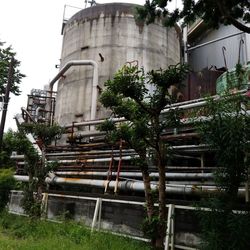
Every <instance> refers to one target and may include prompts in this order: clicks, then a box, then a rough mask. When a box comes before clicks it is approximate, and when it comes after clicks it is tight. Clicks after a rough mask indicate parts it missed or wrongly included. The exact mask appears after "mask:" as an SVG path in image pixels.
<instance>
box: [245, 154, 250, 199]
mask: <svg viewBox="0 0 250 250" xmlns="http://www.w3.org/2000/svg"><path fill="white" fill-rule="evenodd" d="M244 161H245V162H246V161H247V156H245V159H244ZM245 190H246V192H245V202H246V203H248V202H249V167H248V168H247V180H246V184H245Z"/></svg>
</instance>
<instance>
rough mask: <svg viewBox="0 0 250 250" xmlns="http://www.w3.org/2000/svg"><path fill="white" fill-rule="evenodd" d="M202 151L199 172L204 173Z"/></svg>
mask: <svg viewBox="0 0 250 250" xmlns="http://www.w3.org/2000/svg"><path fill="white" fill-rule="evenodd" d="M203 169H204V153H202V154H201V173H204V170H203Z"/></svg>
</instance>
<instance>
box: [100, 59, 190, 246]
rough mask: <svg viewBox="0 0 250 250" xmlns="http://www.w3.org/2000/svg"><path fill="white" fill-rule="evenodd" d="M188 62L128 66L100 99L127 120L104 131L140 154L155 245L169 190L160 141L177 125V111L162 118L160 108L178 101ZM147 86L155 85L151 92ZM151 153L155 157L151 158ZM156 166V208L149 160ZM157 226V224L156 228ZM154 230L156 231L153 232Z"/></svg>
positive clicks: (164, 147)
mask: <svg viewBox="0 0 250 250" xmlns="http://www.w3.org/2000/svg"><path fill="white" fill-rule="evenodd" d="M187 72H188V67H187V66H186V65H180V64H178V65H175V66H169V67H168V68H167V69H166V70H162V69H160V70H152V71H150V72H148V73H145V72H144V70H143V69H140V68H138V66H131V65H130V66H127V65H125V66H124V67H122V69H120V70H119V71H118V72H117V73H116V74H115V76H114V79H113V80H109V81H107V82H106V83H105V87H106V88H105V90H104V91H103V93H102V94H101V97H100V101H101V103H102V104H103V105H104V107H106V108H109V109H111V110H112V111H113V114H114V115H115V116H118V117H125V118H126V120H127V121H128V122H127V123H123V124H121V125H118V126H116V125H115V124H114V123H113V122H112V121H111V120H107V121H106V122H105V123H104V124H102V126H100V129H101V130H104V131H106V132H107V137H108V139H109V141H113V142H116V141H118V140H120V139H121V140H125V141H126V143H128V144H129V145H130V147H131V148H133V149H134V150H135V151H136V152H137V154H138V155H139V159H137V160H136V161H135V164H136V165H137V166H138V167H139V168H140V170H141V172H142V176H143V182H144V188H145V198H146V208H147V223H148V225H149V226H148V227H145V228H150V232H148V234H149V233H150V235H149V236H150V237H151V239H152V244H153V246H154V247H159V248H162V247H163V240H164V236H165V231H166V230H165V229H166V193H165V187H166V186H165V184H166V183H165V166H166V155H167V145H166V144H164V143H163V142H162V140H161V133H162V131H163V130H164V129H166V128H172V127H176V126H178V122H179V116H178V113H177V112H175V111H173V112H169V113H167V114H166V115H165V117H164V119H161V111H162V110H163V109H164V107H165V106H166V105H168V104H172V103H174V102H176V101H177V98H178V94H177V92H178V91H177V90H178V88H179V87H180V85H181V83H182V80H183V79H184V78H185V77H186V74H187ZM147 86H152V88H153V91H151V92H150V91H149V90H148V88H147ZM149 155H151V156H152V157H149ZM150 160H152V161H153V162H154V164H155V165H156V166H157V169H158V173H159V185H158V195H157V202H159V207H158V208H157V209H156V208H154V200H153V197H152V189H151V180H150V177H149V161H150ZM153 226H154V227H153ZM152 228H153V229H154V232H151V231H152Z"/></svg>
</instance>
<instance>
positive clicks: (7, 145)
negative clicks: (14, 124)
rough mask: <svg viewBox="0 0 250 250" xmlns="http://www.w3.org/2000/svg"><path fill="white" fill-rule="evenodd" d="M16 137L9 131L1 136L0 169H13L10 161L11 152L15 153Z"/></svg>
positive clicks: (12, 163) (12, 162)
mask: <svg viewBox="0 0 250 250" xmlns="http://www.w3.org/2000/svg"><path fill="white" fill-rule="evenodd" d="M15 145H16V137H15V132H14V131H12V130H9V131H8V132H6V133H5V134H4V136H3V147H2V151H1V152H0V168H10V167H14V164H15V163H14V161H13V160H11V159H10V156H11V154H12V152H13V151H15Z"/></svg>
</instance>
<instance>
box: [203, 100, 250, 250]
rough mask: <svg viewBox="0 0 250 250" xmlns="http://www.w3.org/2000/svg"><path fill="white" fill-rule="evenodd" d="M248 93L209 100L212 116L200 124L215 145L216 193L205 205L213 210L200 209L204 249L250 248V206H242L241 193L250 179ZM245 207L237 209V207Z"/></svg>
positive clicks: (209, 114)
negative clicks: (249, 176)
mask: <svg viewBox="0 0 250 250" xmlns="http://www.w3.org/2000/svg"><path fill="white" fill-rule="evenodd" d="M247 103H248V100H247V97H245V96H240V95H225V96H221V97H220V99H219V100H211V99H209V100H208V105H207V106H206V112H207V114H208V117H209V119H208V120H207V121H204V122H203V123H201V124H200V125H199V132H200V133H201V135H202V139H203V142H205V143H207V144H209V145H210V146H211V149H215V150H216V152H215V158H216V162H217V168H216V172H215V183H216V186H217V189H218V193H217V194H213V195H210V196H209V197H207V198H206V199H204V202H203V203H202V205H203V206H206V207H209V208H211V210H212V211H211V212H205V211H199V213H198V214H199V217H200V222H201V226H202V234H201V236H202V249H206V250H212V249H213V250H215V249H216V250H224V249H225V250H226V249H234V250H243V249H249V248H250V243H249V237H250V227H249V225H250V222H249V219H250V213H249V211H250V206H249V202H248V203H246V204H245V205H244V206H242V205H241V204H242V201H240V199H239V197H238V193H239V188H240V187H241V186H242V183H245V182H246V181H248V167H249V160H248V154H249V149H250V148H249V146H250V145H249V139H250V126H249V125H250V117H249V115H247V111H246V108H245V107H246V105H247ZM237 209H240V210H244V212H243V213H237V212H235V211H234V210H237Z"/></svg>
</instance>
